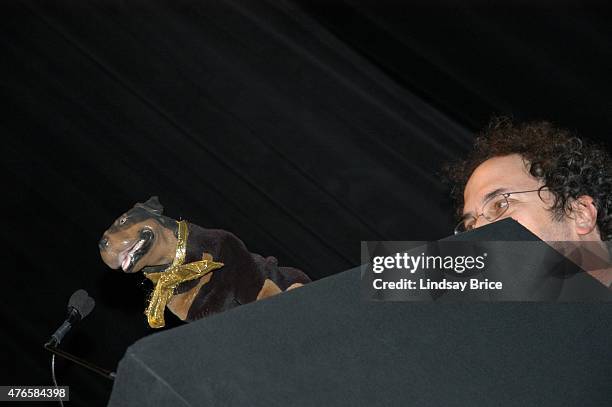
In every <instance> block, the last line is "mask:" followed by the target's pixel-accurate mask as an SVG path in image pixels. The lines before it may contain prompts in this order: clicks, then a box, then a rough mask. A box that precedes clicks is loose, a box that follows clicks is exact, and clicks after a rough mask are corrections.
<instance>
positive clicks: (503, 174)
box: [463, 154, 535, 213]
mask: <svg viewBox="0 0 612 407" xmlns="http://www.w3.org/2000/svg"><path fill="white" fill-rule="evenodd" d="M534 181H535V179H534V178H533V177H532V176H531V175H530V174H529V172H528V171H527V168H526V166H525V163H524V161H523V159H522V157H521V156H520V155H518V154H512V155H507V156H501V157H493V158H490V159H488V160H486V161H485V162H483V163H482V164H480V165H479V166H478V167H477V168H476V169H475V170H474V172H473V173H472V175H471V176H470V178H469V180H468V182H467V184H466V186H465V190H464V192H463V199H464V209H463V212H464V213H466V212H470V211H472V210H473V209H474V208H475V207H477V206H479V205H481V204H482V201H483V200H484V199H485V197H486V196H487V195H489V194H490V193H492V192H495V191H496V192H504V191H510V190H515V189H516V188H521V187H525V186H527V185H530V184H532V183H534Z"/></svg>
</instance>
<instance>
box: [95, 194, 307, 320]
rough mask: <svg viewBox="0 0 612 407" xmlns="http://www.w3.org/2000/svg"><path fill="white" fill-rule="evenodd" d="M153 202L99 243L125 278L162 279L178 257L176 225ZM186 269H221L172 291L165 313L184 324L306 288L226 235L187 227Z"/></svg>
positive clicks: (303, 279) (292, 272) (296, 274)
mask: <svg viewBox="0 0 612 407" xmlns="http://www.w3.org/2000/svg"><path fill="white" fill-rule="evenodd" d="M162 211H163V207H162V206H161V204H160V203H159V201H158V199H157V197H152V198H150V199H149V200H148V201H147V202H145V203H138V204H136V205H135V206H134V207H133V208H132V209H130V210H129V211H128V212H126V213H125V214H123V215H122V216H120V217H119V218H118V219H117V220H116V221H115V222H114V223H113V224H112V225H111V226H110V227H109V229H108V230H106V232H104V235H103V236H102V239H101V240H100V243H99V248H100V254H101V256H102V259H103V260H104V262H105V263H106V264H107V265H108V266H109V267H111V268H113V269H118V268H122V269H123V271H124V272H126V273H134V272H137V271H140V270H142V271H143V272H144V273H145V275H149V276H151V275H154V274H155V273H160V274H158V275H163V273H164V272H166V270H168V268H169V266H170V265H171V264H172V262H173V261H174V259H175V256H176V255H177V242H178V240H179V239H178V223H177V221H175V220H174V219H171V218H168V217H166V216H163V215H162ZM186 226H187V229H188V237H187V239H186V247H185V248H186V251H185V258H184V263H185V264H187V263H192V262H198V261H201V260H202V259H206V258H208V259H211V260H213V261H214V262H219V263H223V266H222V267H220V268H218V269H216V270H214V271H211V272H209V273H207V274H205V275H204V276H202V277H200V278H196V279H193V280H190V281H184V282H181V283H180V284H178V285H177V286H176V287H175V288H174V289H173V290H172V296H171V297H170V299H169V301H168V302H167V304H166V305H167V307H168V309H170V311H172V312H173V313H174V314H175V315H177V316H178V317H179V318H180V319H182V320H184V321H194V320H197V319H200V318H202V317H205V316H207V315H211V314H215V313H218V312H222V311H226V310H228V309H231V308H234V307H236V306H238V305H241V304H246V303H249V302H253V301H256V300H259V299H263V298H266V297H269V296H271V295H275V294H278V293H280V292H283V291H286V290H290V289H293V288H296V287H299V286H301V285H303V284H306V283H308V282H310V279H309V278H308V276H307V275H306V274H304V273H303V272H301V271H300V270H298V269H295V268H292V267H279V266H278V264H277V260H276V259H275V258H274V257H265V258H264V257H262V256H260V255H258V254H254V253H250V252H249V251H248V250H247V248H246V247H245V245H244V243H243V242H242V241H241V240H240V239H238V238H237V237H236V236H235V235H233V234H232V233H230V232H227V231H224V230H220V229H206V228H203V227H200V226H198V225H194V224H191V223H186Z"/></svg>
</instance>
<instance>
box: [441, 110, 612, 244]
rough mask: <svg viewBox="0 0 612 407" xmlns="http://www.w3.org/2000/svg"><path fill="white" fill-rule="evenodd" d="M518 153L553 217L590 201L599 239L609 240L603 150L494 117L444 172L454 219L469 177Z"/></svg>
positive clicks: (555, 131)
mask: <svg viewBox="0 0 612 407" xmlns="http://www.w3.org/2000/svg"><path fill="white" fill-rule="evenodd" d="M509 154H520V155H521V156H522V157H523V159H524V160H525V164H526V165H527V166H528V169H529V172H530V174H531V175H532V176H534V177H535V178H537V179H539V180H541V181H542V182H543V184H544V186H543V187H546V188H548V189H549V190H550V191H551V192H552V193H553V195H554V203H553V205H552V207H551V208H550V210H551V211H552V213H553V218H554V219H556V220H561V219H563V217H564V216H566V215H567V214H569V213H570V212H571V203H572V201H573V200H574V199H576V198H578V197H579V196H582V195H589V196H591V197H592V198H593V203H594V205H595V208H597V227H598V229H599V234H600V236H601V239H602V240H607V241H610V240H612V158H611V157H610V153H609V152H608V151H607V150H606V148H605V147H604V146H603V145H600V144H597V143H594V142H591V141H589V140H586V139H584V138H579V137H577V136H576V135H574V134H573V133H572V132H570V131H569V130H565V129H561V128H558V127H555V126H554V125H553V124H552V123H550V122H547V121H538V122H529V123H521V124H515V123H513V121H512V119H510V118H507V117H498V118H494V119H493V120H492V121H491V122H490V123H489V125H488V126H487V127H486V128H485V129H484V130H483V131H482V132H480V133H479V134H477V137H476V140H475V142H474V149H473V150H472V152H471V154H470V155H469V156H468V157H467V159H465V160H462V161H458V162H455V163H451V164H447V165H446V166H444V168H443V172H444V176H445V178H446V180H447V182H450V184H451V185H452V190H451V194H452V196H453V198H454V199H455V202H456V204H457V215H458V216H460V215H461V212H462V211H463V204H464V202H463V190H464V188H465V185H466V183H467V181H468V179H469V177H470V176H471V174H472V172H474V170H475V169H476V167H478V166H479V165H480V164H481V163H483V162H484V161H486V160H488V159H489V158H492V157H497V156H504V155H509Z"/></svg>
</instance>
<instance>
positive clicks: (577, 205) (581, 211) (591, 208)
mask: <svg viewBox="0 0 612 407" xmlns="http://www.w3.org/2000/svg"><path fill="white" fill-rule="evenodd" d="M571 205H572V218H573V219H574V228H575V230H576V233H578V235H581V236H584V235H588V234H589V233H591V232H593V231H594V232H595V233H598V231H597V208H596V207H595V203H594V202H593V198H592V197H590V196H589V195H582V196H579V197H578V198H577V199H576V200H574V201H573V202H572V204H571Z"/></svg>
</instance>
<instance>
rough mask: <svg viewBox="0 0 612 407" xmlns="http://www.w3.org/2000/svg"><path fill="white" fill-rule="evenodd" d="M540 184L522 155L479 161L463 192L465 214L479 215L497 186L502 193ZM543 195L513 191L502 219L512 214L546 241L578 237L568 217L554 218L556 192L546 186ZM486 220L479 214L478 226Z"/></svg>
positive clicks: (524, 189)
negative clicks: (551, 191)
mask: <svg viewBox="0 0 612 407" xmlns="http://www.w3.org/2000/svg"><path fill="white" fill-rule="evenodd" d="M541 186H542V183H541V182H540V181H539V180H538V179H536V178H534V177H533V176H531V174H529V172H528V169H527V167H526V166H525V163H524V162H523V159H522V157H521V156H520V155H518V154H512V155H507V156H501V157H494V158H491V159H489V160H487V161H485V162H483V163H482V164H480V165H479V166H478V167H477V168H476V170H474V172H473V173H472V175H471V176H470V179H469V180H468V182H467V184H466V187H465V190H464V192H463V197H464V202H465V204H464V207H463V214H464V215H466V214H472V215H474V216H476V215H478V214H480V213H482V208H483V205H484V203H485V200H486V197H487V195H488V194H490V193H492V192H494V191H496V190H497V191H498V192H499V193H503V192H515V191H530V190H534V189H538V188H539V187H541ZM540 196H541V197H540ZM540 196H538V193H537V192H527V193H522V194H516V195H510V196H509V197H508V202H509V207H508V210H507V211H506V212H505V213H504V214H503V215H502V217H501V218H500V219H504V218H509V217H511V218H513V219H515V220H516V221H517V222H519V223H520V224H521V225H523V226H524V227H526V228H527V229H529V230H530V231H531V232H532V233H534V234H535V235H536V236H538V237H539V238H540V239H542V240H544V241H569V240H577V239H578V236H577V235H575V231H574V230H573V228H572V225H571V222H569V221H568V219H567V217H564V218H563V220H561V221H555V220H554V219H553V217H552V215H553V214H552V213H551V212H550V211H549V208H550V206H551V204H552V203H553V195H552V194H551V193H550V192H548V191H547V190H543V191H542V192H541V193H540ZM497 220H499V219H497ZM487 223H489V221H487V220H486V219H484V217H483V216H480V217H479V218H478V220H477V222H476V225H475V227H480V226H483V225H486V224H487Z"/></svg>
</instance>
